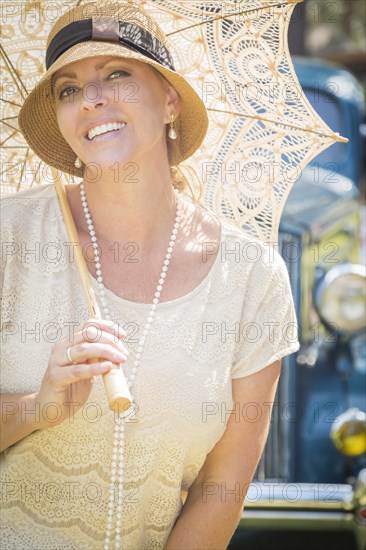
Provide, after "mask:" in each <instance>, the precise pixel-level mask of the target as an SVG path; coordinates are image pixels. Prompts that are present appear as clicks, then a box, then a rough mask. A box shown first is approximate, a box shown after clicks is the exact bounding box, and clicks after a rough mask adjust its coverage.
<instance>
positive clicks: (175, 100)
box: [164, 84, 182, 123]
mask: <svg viewBox="0 0 366 550" xmlns="http://www.w3.org/2000/svg"><path fill="white" fill-rule="evenodd" d="M167 93H168V99H167V108H166V113H165V116H166V120H165V121H164V122H166V123H168V122H170V115H171V114H172V113H174V115H175V117H177V116H178V115H179V113H180V112H181V109H182V100H181V98H180V96H179V94H178V92H177V91H176V89H175V88H173V86H171V85H170V84H168V86H167Z"/></svg>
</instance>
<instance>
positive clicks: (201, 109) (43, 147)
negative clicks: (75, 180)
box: [19, 41, 208, 177]
mask: <svg viewBox="0 0 366 550" xmlns="http://www.w3.org/2000/svg"><path fill="white" fill-rule="evenodd" d="M108 55H110V56H116V57H121V58H126V59H133V60H136V61H142V62H143V63H147V64H148V65H151V66H152V67H154V68H155V69H156V70H157V71H159V72H160V73H161V74H162V75H163V76H164V77H165V78H166V79H167V80H168V82H169V83H170V84H171V85H172V86H173V87H174V88H175V89H176V91H177V92H178V94H179V95H180V97H181V99H182V109H181V111H180V113H179V116H178V117H177V118H176V120H175V122H174V126H175V129H176V131H177V134H178V140H177V144H178V150H179V153H178V155H177V156H178V158H176V159H175V164H179V163H180V162H182V161H184V160H185V159H187V158H189V157H190V156H191V155H192V154H193V153H194V152H195V151H196V150H197V149H198V148H199V146H200V145H201V143H202V141H203V139H204V137H205V135H206V133H207V129H208V116H207V111H206V108H205V105H204V103H203V101H202V100H201V98H200V97H199V95H198V94H197V93H196V92H195V90H194V89H193V88H192V86H191V85H190V84H189V83H188V82H187V81H186V80H185V78H184V77H182V76H181V75H180V74H178V73H176V72H175V71H173V70H170V69H168V68H166V67H164V66H162V65H161V64H160V63H158V62H156V61H154V60H152V59H149V58H148V57H146V56H145V55H143V54H141V53H139V52H135V51H133V50H130V49H128V48H126V47H124V46H122V45H120V44H115V43H110V42H103V41H87V42H81V43H79V44H76V45H75V46H73V47H72V48H70V49H68V50H67V51H66V52H65V53H64V54H62V55H61V56H60V57H59V58H58V59H57V60H56V61H55V63H53V65H52V66H51V67H50V68H49V69H48V71H47V72H46V73H45V75H44V76H43V77H42V78H41V80H40V81H39V82H38V84H37V86H36V87H35V88H34V90H33V91H32V92H31V93H30V94H29V95H28V96H27V98H26V100H25V102H24V104H23V106H22V108H21V110H20V113H19V127H20V130H21V132H22V133H23V135H24V138H25V139H26V141H27V143H28V144H29V146H30V147H31V149H32V150H33V151H34V152H35V153H36V155H38V156H39V158H40V159H41V160H43V161H44V162H46V163H47V164H49V165H50V166H52V167H54V168H56V169H58V170H62V171H63V172H66V173H69V174H72V175H74V176H77V177H82V176H83V171H84V167H81V168H76V167H75V158H76V154H75V152H74V151H73V150H72V149H71V147H70V146H69V145H68V143H67V142H66V141H65V139H64V138H63V136H62V134H61V132H60V130H59V127H58V123H57V119H56V111H55V100H54V97H53V94H52V89H51V83H52V75H53V74H54V73H55V72H56V71H58V70H59V69H61V68H63V67H65V66H66V65H69V64H70V63H73V62H74V61H80V60H82V59H87V58H89V57H97V56H108Z"/></svg>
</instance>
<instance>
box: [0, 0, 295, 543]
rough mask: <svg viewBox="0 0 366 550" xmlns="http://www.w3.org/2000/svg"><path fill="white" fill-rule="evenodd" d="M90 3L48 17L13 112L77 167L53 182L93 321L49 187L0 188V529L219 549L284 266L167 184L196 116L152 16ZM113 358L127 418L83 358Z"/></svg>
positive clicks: (273, 332)
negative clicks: (64, 204)
mask: <svg viewBox="0 0 366 550" xmlns="http://www.w3.org/2000/svg"><path fill="white" fill-rule="evenodd" d="M93 6H94V7H95V3H93ZM86 7H87V5H83V6H81V7H77V8H74V9H73V10H71V11H70V12H68V13H67V14H66V15H64V16H63V17H61V18H60V19H59V20H58V21H57V22H56V24H55V25H54V27H53V29H52V31H51V34H50V37H49V40H48V44H47V55H46V62H47V69H48V70H47V73H46V75H45V76H44V77H43V78H42V80H41V81H40V82H39V83H38V85H37V87H36V89H35V90H34V92H32V94H30V95H29V97H28V98H27V100H26V102H25V104H24V106H23V107H22V110H21V113H20V126H21V129H22V131H23V134H24V136H25V137H26V139H27V140H28V142H29V144H30V146H31V147H32V148H33V150H34V151H35V152H36V153H37V154H38V155H39V156H40V157H41V158H42V159H43V160H44V161H46V162H48V163H49V164H50V165H51V166H54V167H55V168H57V169H61V170H63V171H65V172H68V173H72V174H76V175H80V176H82V177H83V181H82V184H80V185H71V184H70V185H68V186H67V198H68V201H69V204H70V207H71V211H72V214H73V217H74V220H75V224H76V228H77V232H78V236H79V240H80V244H81V245H82V246H83V247H84V248H83V249H84V252H85V255H86V257H87V260H88V269H89V271H90V274H91V278H92V284H93V287H94V289H95V292H96V294H97V297H98V300H99V304H100V307H101V310H102V311H103V320H101V321H98V323H95V322H92V321H91V320H89V319H88V311H87V307H86V304H85V302H84V299H83V295H82V290H81V285H80V281H79V278H78V272H77V269H76V266H75V263H74V259H73V246H74V245H75V243H69V242H68V238H67V233H66V229H65V225H64V222H63V219H62V215H61V211H60V207H59V204H58V200H57V195H56V193H55V190H54V188H53V185H52V184H49V185H44V186H41V187H38V188H34V189H31V190H29V191H23V192H21V193H19V194H17V195H16V196H10V197H8V198H7V199H5V200H4V201H3V203H4V207H5V208H4V214H3V216H2V218H3V239H4V243H5V250H6V254H5V255H4V260H5V265H4V266H3V283H2V288H3V319H4V321H3V333H4V334H3V354H2V385H3V388H2V391H3V404H2V411H3V419H2V421H3V430H2V431H3V439H2V450H3V451H4V452H3V453H2V455H1V456H2V468H1V470H2V477H3V483H4V487H5V488H6V491H5V493H4V496H3V529H4V534H3V539H2V540H4V541H5V543H6V546H7V547H9V548H34V549H37V550H38V549H40V548H55V549H56V548H57V549H58V548H64V549H66V548H77V549H79V548H88V549H90V548H103V547H104V548H109V547H110V545H112V546H113V547H117V548H118V547H122V548H126V549H131V548H134V549H141V548H166V549H173V548H176V549H181V548H195V549H202V548H205V549H209V548H226V546H227V545H228V543H229V541H230V538H231V536H232V534H233V532H234V530H235V528H236V526H237V524H238V521H239V518H240V515H241V512H242V508H243V501H244V498H245V494H246V491H247V489H248V485H249V484H250V482H251V480H252V478H253V475H254V472H255V469H256V466H257V463H258V460H259V458H260V455H261V453H262V450H263V447H264V444H265V440H266V436H267V432H268V428H269V419H270V410H271V406H269V405H270V404H271V403H272V402H273V400H274V396H275V390H276V386H277V382H278V377H279V373H280V362H281V361H280V360H281V358H282V357H284V356H285V355H288V354H289V353H292V352H293V351H295V350H296V349H298V342H297V339H296V335H295V334H294V333H293V330H292V332H291V331H290V332H291V335H290V334H289V330H283V329H284V328H285V327H286V328H287V329H288V326H290V327H292V328H293V326H294V323H295V320H296V319H295V313H294V308H293V302H292V298H291V292H290V286H289V280H288V275H287V271H286V267H285V265H284V263H283V261H282V259H281V258H280V256H279V255H278V254H277V253H273V251H272V253H270V251H269V248H268V247H266V246H265V245H264V244H262V243H260V242H259V241H253V239H251V241H250V240H249V238H248V237H247V236H246V235H245V234H244V233H243V232H242V231H240V230H239V229H237V228H235V227H233V226H231V225H230V224H228V223H226V222H224V221H221V220H219V219H217V217H216V216H215V215H214V214H213V213H211V212H209V211H206V210H204V209H203V208H202V207H199V206H198V205H197V204H195V203H194V202H192V201H189V200H188V198H187V196H183V194H182V193H178V192H177V190H176V189H175V186H176V185H177V184H176V183H175V181H174V180H172V166H174V165H176V164H178V163H179V162H181V161H182V160H184V159H185V158H187V157H189V156H190V155H191V154H192V153H193V152H194V151H195V150H196V149H197V148H198V147H199V145H200V143H201V142H202V139H203V137H204V134H205V132H206V129H207V116H206V112H205V107H204V105H203V103H202V102H201V100H200V99H199V97H198V96H197V94H196V93H195V92H194V91H193V89H192V88H191V87H190V85H189V84H188V83H187V82H186V81H185V79H183V77H181V76H180V75H179V74H178V73H176V71H175V70H174V67H173V65H172V60H171V57H170V54H169V51H168V49H167V45H166V41H165V38H164V35H163V34H162V32H161V31H160V29H159V28H158V27H157V25H156V23H155V22H154V21H152V20H151V19H150V18H148V17H147V15H146V14H144V13H143V12H142V11H140V10H137V8H136V6H131V5H130V4H128V5H127V4H122V3H116V2H112V3H106V4H105V3H100V4H98V11H97V13H96V12H95V10H94V11H93V16H92V17H90V13H91V11H90V10H89V11H88V10H87V9H86ZM248 244H252V245H253V244H254V245H255V246H256V248H257V251H258V252H259V255H257V258H259V259H257V260H256V261H253V260H250V258H248V257H247V256H246V255H245V253H244V251H245V250H246V247H247V246H248ZM238 249H239V250H240V254H239V255H238V254H237V253H236V252H235V254H233V250H234V251H237V250H238ZM164 258H165V259H164ZM95 358H99V360H98V362H97V363H91V361H92V360H95ZM118 365H121V366H122V367H121V368H123V371H124V373H125V375H126V378H127V380H128V382H129V385H130V388H131V393H132V394H133V397H134V406H133V408H132V409H131V410H130V411H128V413H127V415H125V419H124V421H123V422H120V421H119V418H117V419H114V418H113V414H112V413H111V411H109V410H108V405H107V402H106V398H105V394H104V389H103V384H102V382H101V377H100V376H98V375H100V374H105V373H107V372H109V371H110V370H111V369H112V368H116V367H117V366H118ZM247 402H255V403H256V404H257V406H258V407H259V409H260V411H261V414H260V415H259V417H258V421H257V422H249V421H248V420H247V419H246V418H245V417H244V416H243V414H241V411H242V407H243V404H245V403H247ZM231 411H232V412H231ZM115 420H116V421H115ZM233 487H235V488H236V490H235V491H234V492H233V491H232V488H233ZM187 492H188V496H187V498H186V500H185V502H184V505H183V500H184V495H185V493H187ZM238 495H239V496H238Z"/></svg>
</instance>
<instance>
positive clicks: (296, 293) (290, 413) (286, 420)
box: [254, 232, 302, 482]
mask: <svg viewBox="0 0 366 550" xmlns="http://www.w3.org/2000/svg"><path fill="white" fill-rule="evenodd" d="M279 251H280V253H281V255H282V257H283V259H284V261H285V263H286V266H287V269H288V272H289V276H290V282H291V289H292V294H293V297H294V302H295V308H296V313H297V318H298V319H299V304H300V273H301V256H302V254H301V240H300V238H299V237H297V236H295V235H291V234H290V233H284V232H282V233H280V239H279ZM290 251H291V252H294V251H295V252H296V251H297V254H295V255H293V256H291V254H290ZM295 256H297V259H296V260H295V259H294V260H292V259H291V257H295ZM299 330H300V329H299ZM295 377H296V354H292V355H289V356H287V357H285V358H284V359H283V360H282V372H281V377H280V380H279V384H278V388H277V392H276V397H275V403H274V406H273V411H272V418H271V427H270V431H269V435H268V439H267V443H266V446H265V449H264V452H263V455H262V457H261V459H260V461H259V464H258V468H257V471H256V473H255V476H254V477H255V479H257V480H258V481H264V480H276V481H282V482H287V481H291V479H293V476H294V472H293V465H294V462H295V461H294V453H295V451H296V449H295V448H294V441H295V438H294V433H293V432H294V429H295V421H294V420H295V418H294V414H295V413H296V408H295V407H294V406H292V405H291V402H294V399H295V398H294V396H295Z"/></svg>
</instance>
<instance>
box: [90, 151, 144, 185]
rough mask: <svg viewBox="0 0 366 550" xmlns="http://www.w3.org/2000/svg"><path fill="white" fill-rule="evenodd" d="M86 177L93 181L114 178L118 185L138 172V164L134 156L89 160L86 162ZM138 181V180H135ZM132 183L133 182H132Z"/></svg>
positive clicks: (96, 157)
mask: <svg viewBox="0 0 366 550" xmlns="http://www.w3.org/2000/svg"><path fill="white" fill-rule="evenodd" d="M84 164H85V169H84V177H85V178H87V179H91V180H98V179H100V178H102V177H103V178H108V179H110V178H112V179H113V180H114V181H115V182H116V183H122V182H124V181H128V178H130V177H131V178H133V177H134V175H135V174H137V172H138V164H137V162H136V161H134V160H133V156H132V155H123V156H121V155H119V156H115V155H114V156H108V157H105V156H104V157H103V158H101V157H98V156H95V157H94V158H89V159H88V160H86V161H84ZM135 180H136V178H135ZM131 181H132V180H131Z"/></svg>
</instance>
